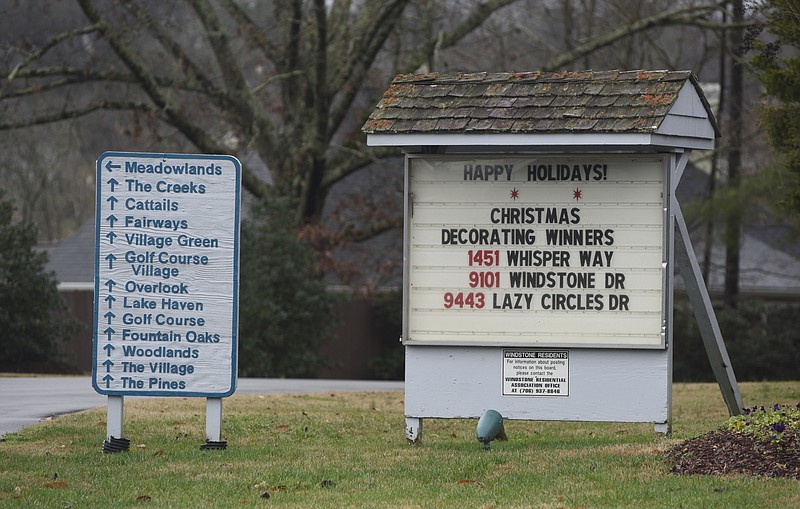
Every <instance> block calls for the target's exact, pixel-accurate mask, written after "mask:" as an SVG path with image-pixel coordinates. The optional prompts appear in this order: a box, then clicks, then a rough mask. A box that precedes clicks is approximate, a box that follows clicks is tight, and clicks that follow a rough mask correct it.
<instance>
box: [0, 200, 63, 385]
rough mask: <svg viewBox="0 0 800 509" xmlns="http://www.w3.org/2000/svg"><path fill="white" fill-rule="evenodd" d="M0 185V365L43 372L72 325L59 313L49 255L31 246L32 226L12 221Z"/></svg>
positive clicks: (33, 240) (53, 360) (57, 354)
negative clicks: (46, 267) (46, 268)
mask: <svg viewBox="0 0 800 509" xmlns="http://www.w3.org/2000/svg"><path fill="white" fill-rule="evenodd" d="M4 196H5V191H3V190H2V189H0V341H1V342H2V345H0V369H2V370H4V371H41V370H42V369H49V365H52V364H55V363H58V362H59V360H60V358H61V356H62V351H61V347H62V344H63V342H64V341H65V340H66V339H67V338H68V337H69V335H70V334H72V332H73V331H74V330H75V325H74V323H73V322H71V321H67V320H64V319H61V318H59V317H58V312H59V311H60V310H62V309H63V308H64V305H63V302H62V300H61V297H60V295H59V294H58V287H57V282H56V278H55V275H54V274H53V273H52V272H45V264H46V263H47V254H46V253H43V252H37V251H35V250H34V247H35V245H36V227H35V226H34V225H33V224H22V223H15V222H14V221H13V213H14V208H13V206H12V205H11V203H10V202H8V201H5V199H4Z"/></svg>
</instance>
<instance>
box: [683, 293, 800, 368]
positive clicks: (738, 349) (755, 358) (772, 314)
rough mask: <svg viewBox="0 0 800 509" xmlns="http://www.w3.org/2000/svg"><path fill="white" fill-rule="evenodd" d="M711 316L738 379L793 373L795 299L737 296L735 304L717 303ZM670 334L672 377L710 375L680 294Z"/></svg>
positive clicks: (796, 360)
mask: <svg viewBox="0 0 800 509" xmlns="http://www.w3.org/2000/svg"><path fill="white" fill-rule="evenodd" d="M716 316H717V321H718V322H719V327H720V331H721V332H722V337H723V339H724V340H725V346H726V348H727V350H728V355H729V356H730V359H731V364H732V365H733V371H734V373H735V374H736V378H737V379H738V380H739V381H743V380H754V381H755V380H794V379H797V366H798V365H800V343H798V341H797V331H798V330H800V305H798V304H796V303H781V302H769V301H759V300H747V299H742V300H741V301H740V302H739V306H738V307H737V308H736V309H730V308H727V309H719V310H717V311H716ZM673 336H674V342H675V345H674V346H675V352H674V353H675V357H674V362H673V374H674V378H675V380H676V381H712V380H714V377H713V373H712V371H711V366H710V365H709V363H708V358H707V356H706V351H705V348H704V347H703V342H702V339H701V337H700V331H699V329H698V328H697V322H696V320H695V317H694V315H693V314H692V311H691V308H690V306H689V303H688V301H686V300H685V299H676V303H675V316H674V332H673Z"/></svg>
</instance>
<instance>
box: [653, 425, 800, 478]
mask: <svg viewBox="0 0 800 509" xmlns="http://www.w3.org/2000/svg"><path fill="white" fill-rule="evenodd" d="M666 457H667V459H668V460H669V461H670V463H672V464H673V466H672V469H671V471H672V472H673V473H675V474H680V475H731V474H742V475H753V476H762V477H789V478H794V479H800V431H799V430H791V431H790V430H787V431H786V432H785V433H784V435H783V437H782V438H781V443H780V444H773V443H770V442H761V441H758V440H756V439H754V438H753V437H752V436H751V435H748V434H745V433H739V432H735V431H728V430H724V429H720V430H717V431H712V432H710V433H706V434H705V435H701V436H699V437H697V438H693V439H691V440H687V441H685V442H683V443H681V444H678V445H676V446H675V447H673V448H672V449H670V450H669V451H667V453H666Z"/></svg>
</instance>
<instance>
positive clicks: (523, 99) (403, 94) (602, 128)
mask: <svg viewBox="0 0 800 509" xmlns="http://www.w3.org/2000/svg"><path fill="white" fill-rule="evenodd" d="M687 81H688V82H689V83H691V84H692V86H693V87H694V88H695V90H696V91H697V93H698V95H699V97H700V100H701V101H702V104H703V107H704V108H705V110H706V112H705V113H706V114H707V116H708V119H709V120H710V121H711V123H712V126H713V129H714V133H715V134H716V136H717V137H718V136H719V130H718V128H717V126H716V123H715V121H714V117H713V114H712V112H711V110H710V108H709V106H708V103H707V102H706V100H705V98H704V96H703V93H702V91H701V90H700V87H699V84H698V82H697V79H696V78H695V76H694V75H693V74H692V73H691V72H690V71H642V70H637V71H602V72H599V71H579V72H566V71H564V72H525V73H427V74H401V75H398V76H397V77H395V78H394V80H393V81H392V83H391V86H390V87H389V89H388V90H387V91H386V92H385V93H384V95H383V99H382V100H381V101H380V103H378V105H377V107H376V108H375V110H374V111H373V112H372V114H371V115H370V117H369V120H367V122H366V123H365V124H364V126H363V127H362V130H363V131H364V132H365V133H367V134H419V133H426V134H437V133H439V134H446V133H475V134H477V133H534V134H536V133H588V132H593V133H655V132H656V131H658V129H659V127H660V126H661V124H662V122H663V121H664V119H665V118H666V116H667V114H668V113H669V111H670V110H671V108H672V107H673V106H674V105H675V103H676V101H677V99H678V95H679V92H680V91H681V89H682V88H683V87H684V85H685V84H686V82H687Z"/></svg>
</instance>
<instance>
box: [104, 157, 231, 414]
mask: <svg viewBox="0 0 800 509" xmlns="http://www.w3.org/2000/svg"><path fill="white" fill-rule="evenodd" d="M110 157H141V158H147V159H198V160H206V161H208V160H216V161H219V160H224V161H229V162H232V163H233V166H234V169H235V171H236V185H235V189H236V192H235V203H234V206H235V210H234V216H235V219H234V221H235V224H236V228H235V231H234V236H233V260H234V263H233V305H232V313H233V316H232V321H231V323H232V327H231V328H232V330H231V348H232V351H231V383H230V389H229V390H227V391H225V392H179V391H151V390H147V391H137V390H110V389H105V388H103V387H100V385H99V384H98V376H99V375H100V373H98V370H97V354H98V350H99V349H100V343H99V337H98V332H99V327H98V325H99V313H100V299H99V298H98V296H99V295H100V222H101V217H100V216H101V208H102V201H101V200H102V189H101V186H102V184H103V179H102V178H101V176H102V169H103V165H104V163H105V160H106V159H108V158H110ZM96 171H97V173H96V180H97V182H96V192H95V200H96V201H95V255H94V324H93V345H92V386H93V387H94V390H95V391H96V392H98V393H99V394H103V395H106V396H162V397H166V396H182V397H187V398H191V397H202V398H224V397H227V396H230V395H232V394H233V393H234V392H235V391H236V384H237V371H238V369H237V368H238V359H239V351H238V345H239V236H240V230H241V220H240V219H241V218H240V208H241V187H242V186H241V184H242V165H241V163H240V162H239V160H238V159H237V158H235V157H233V156H229V155H217V154H211V155H209V154H174V153H159V152H115V151H108V152H103V153H102V154H101V155H100V157H99V158H97V163H96Z"/></svg>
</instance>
